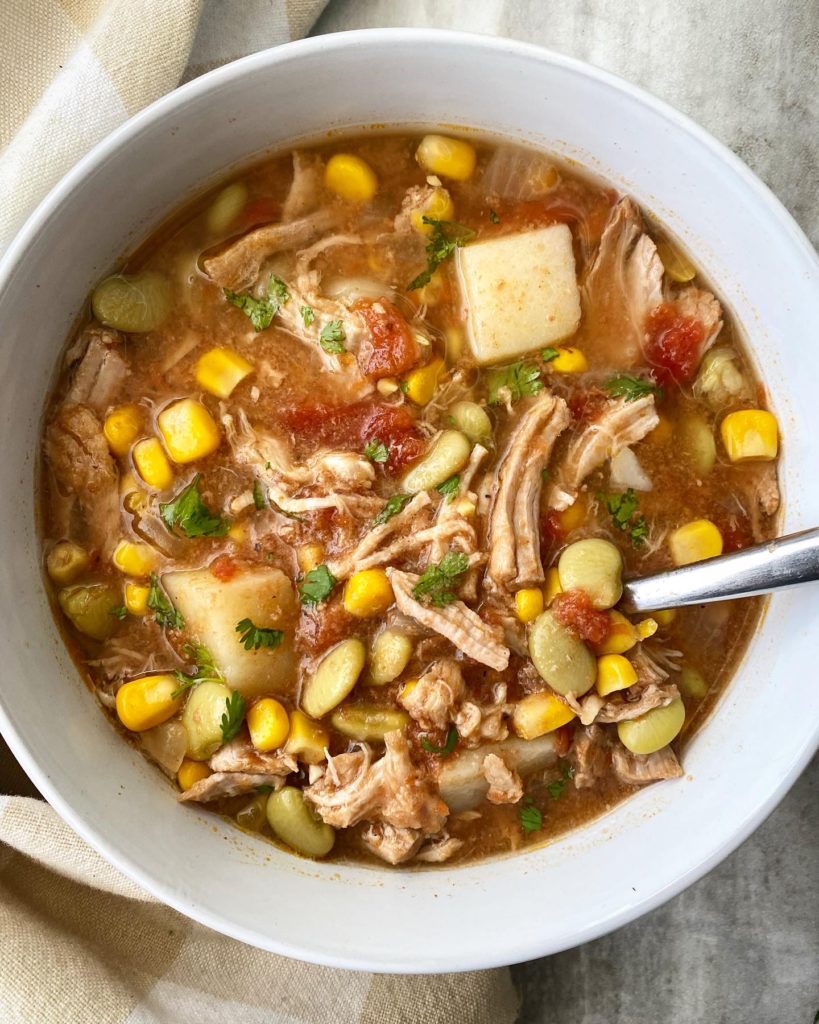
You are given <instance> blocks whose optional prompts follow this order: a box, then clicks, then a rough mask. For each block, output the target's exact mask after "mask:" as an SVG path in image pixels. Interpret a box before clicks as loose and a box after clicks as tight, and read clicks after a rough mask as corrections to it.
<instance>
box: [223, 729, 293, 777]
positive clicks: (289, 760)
mask: <svg viewBox="0 0 819 1024" xmlns="http://www.w3.org/2000/svg"><path fill="white" fill-rule="evenodd" d="M208 764H209V766H210V768H211V769H212V771H214V772H265V773H269V774H271V775H282V776H285V775H289V774H290V773H291V772H295V771H298V768H299V766H298V764H297V763H296V759H295V758H294V757H293V756H292V754H285V753H284V752H283V751H280V750H279V751H272V752H270V753H267V754H264V753H261V752H260V751H258V750H257V749H256V748H255V747H254V746H253V744H252V743H251V742H250V739H249V738H248V737H247V736H236V737H235V738H234V739H232V740H231V741H230V742H229V743H225V745H224V746H222V747H220V748H219V749H218V750H217V751H216V753H215V754H213V755H212V757H211V759H210V761H209V762H208Z"/></svg>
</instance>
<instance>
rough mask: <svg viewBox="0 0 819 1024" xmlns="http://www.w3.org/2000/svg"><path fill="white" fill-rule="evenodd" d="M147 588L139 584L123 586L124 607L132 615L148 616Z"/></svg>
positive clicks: (148, 590)
mask: <svg viewBox="0 0 819 1024" xmlns="http://www.w3.org/2000/svg"><path fill="white" fill-rule="evenodd" d="M150 592H151V591H150V588H149V587H143V586H142V584H141V583H126V584H125V607H126V608H127V609H128V611H129V612H130V613H131V614H132V615H147V614H148V594H149V593H150Z"/></svg>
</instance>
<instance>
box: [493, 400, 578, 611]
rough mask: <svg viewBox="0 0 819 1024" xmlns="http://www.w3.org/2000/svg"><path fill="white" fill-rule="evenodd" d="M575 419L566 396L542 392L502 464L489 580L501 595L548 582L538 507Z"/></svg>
mask: <svg viewBox="0 0 819 1024" xmlns="http://www.w3.org/2000/svg"><path fill="white" fill-rule="evenodd" d="M569 420H570V415H569V410H568V408H567V406H566V403H565V402H564V401H563V399H562V398H557V397H555V396H554V395H553V394H551V392H549V391H542V392H541V393H540V394H539V395H538V396H537V398H536V399H535V400H534V401H533V402H532V404H531V405H530V406H529V408H528V409H526V410H525V412H524V413H523V414H522V416H521V417H520V419H519V421H518V423H517V426H516V427H515V430H514V433H513V434H512V437H511V438H510V441H509V444H508V446H507V449H506V451H505V452H504V454H503V457H502V458H501V460H500V463H499V469H498V474H497V476H498V485H497V491H496V493H495V499H494V502H493V504H492V509H491V512H490V519H489V565H488V567H487V581H488V584H489V587H490V589H491V590H493V591H494V592H495V593H500V592H504V591H506V590H507V589H508V588H509V586H510V585H511V584H512V583H514V584H515V586H517V587H527V586H533V585H535V584H537V583H542V582H543V579H544V575H543V566H542V565H541V561H540V530H539V524H538V509H539V505H540V490H541V486H542V481H543V469H544V467H545V466H546V463H547V462H548V461H549V456H550V455H551V452H552V447H553V445H554V443H555V441H556V440H557V437H558V435H559V434H560V433H561V432H562V431H563V430H565V428H566V427H567V426H568V424H569Z"/></svg>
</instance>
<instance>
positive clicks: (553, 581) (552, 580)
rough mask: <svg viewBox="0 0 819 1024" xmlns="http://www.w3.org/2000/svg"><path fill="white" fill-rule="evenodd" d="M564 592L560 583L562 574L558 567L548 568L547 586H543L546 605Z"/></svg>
mask: <svg viewBox="0 0 819 1024" xmlns="http://www.w3.org/2000/svg"><path fill="white" fill-rule="evenodd" d="M562 593H563V587H561V585H560V574H559V573H558V571H557V569H547V570H546V586H545V587H544V588H543V601H544V604H545V605H546V607H547V608H548V607H549V605H550V604H551V603H552V601H554V599H555V598H556V597H557V595H558V594H562Z"/></svg>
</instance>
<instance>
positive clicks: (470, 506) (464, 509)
mask: <svg viewBox="0 0 819 1024" xmlns="http://www.w3.org/2000/svg"><path fill="white" fill-rule="evenodd" d="M477 510H478V506H477V505H476V504H475V502H474V501H470V500H469V498H461V499H460V500H459V501H456V502H455V511H456V512H457V513H458V515H459V516H463V517H464V519H469V518H470V516H474V515H475V513H476V512H477Z"/></svg>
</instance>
